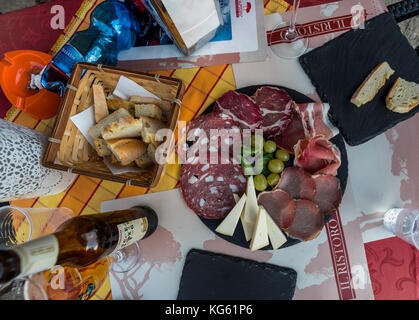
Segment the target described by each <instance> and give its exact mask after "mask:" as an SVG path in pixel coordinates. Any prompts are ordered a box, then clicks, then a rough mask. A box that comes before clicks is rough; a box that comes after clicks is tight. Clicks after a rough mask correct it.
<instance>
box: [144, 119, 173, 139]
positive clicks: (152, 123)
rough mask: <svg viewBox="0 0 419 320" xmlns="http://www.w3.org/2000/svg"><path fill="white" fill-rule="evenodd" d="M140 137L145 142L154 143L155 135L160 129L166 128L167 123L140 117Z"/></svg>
mask: <svg viewBox="0 0 419 320" xmlns="http://www.w3.org/2000/svg"><path fill="white" fill-rule="evenodd" d="M141 122H142V128H141V137H142V138H143V140H144V142H145V143H156V141H155V136H156V133H157V131H159V130H160V129H164V128H167V125H166V124H165V123H164V122H162V121H159V120H156V119H152V118H148V117H142V118H141Z"/></svg>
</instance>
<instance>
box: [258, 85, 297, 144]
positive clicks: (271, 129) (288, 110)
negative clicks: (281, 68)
mask: <svg viewBox="0 0 419 320" xmlns="http://www.w3.org/2000/svg"><path fill="white" fill-rule="evenodd" d="M252 99H253V100H254V101H255V102H256V104H257V105H258V106H259V107H260V110H261V111H262V116H263V123H262V127H263V135H264V136H265V137H266V138H270V137H273V136H276V135H279V134H281V133H282V132H284V131H285V129H286V128H287V127H288V125H289V124H290V122H291V120H292V117H293V105H292V98H291V97H290V96H289V95H288V93H287V92H286V91H285V90H282V89H278V88H274V87H270V86H265V87H261V88H259V89H258V90H257V91H256V92H255V93H254V95H253V96H252Z"/></svg>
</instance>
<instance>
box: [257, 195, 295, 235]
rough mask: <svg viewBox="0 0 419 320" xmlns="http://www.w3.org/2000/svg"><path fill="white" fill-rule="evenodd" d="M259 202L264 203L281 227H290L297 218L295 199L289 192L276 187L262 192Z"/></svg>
mask: <svg viewBox="0 0 419 320" xmlns="http://www.w3.org/2000/svg"><path fill="white" fill-rule="evenodd" d="M258 204H259V205H262V206H263V207H264V208H265V210H266V211H267V212H268V213H269V215H270V216H271V217H272V219H273V220H274V221H275V223H276V224H277V225H278V227H280V228H281V229H286V228H288V227H289V226H290V225H291V223H292V222H293V221H294V218H295V201H294V199H293V198H292V197H291V196H290V195H289V193H288V192H286V191H284V190H281V189H276V190H274V191H268V192H262V193H261V194H260V195H259V196H258Z"/></svg>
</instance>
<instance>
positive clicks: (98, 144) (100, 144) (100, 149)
mask: <svg viewBox="0 0 419 320" xmlns="http://www.w3.org/2000/svg"><path fill="white" fill-rule="evenodd" d="M94 143H95V148H96V152H97V154H98V155H99V157H102V158H103V157H106V156H110V155H111V150H109V148H108V145H107V144H106V141H105V140H103V139H100V138H97V139H95V140H94Z"/></svg>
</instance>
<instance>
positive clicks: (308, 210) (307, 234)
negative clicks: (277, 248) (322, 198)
mask: <svg viewBox="0 0 419 320" xmlns="http://www.w3.org/2000/svg"><path fill="white" fill-rule="evenodd" d="M323 224H324V220H323V215H322V214H321V213H320V209H319V207H318V205H317V204H315V203H314V202H312V201H310V200H304V199H300V200H295V218H294V220H293V222H292V224H291V226H290V227H289V228H288V229H286V231H287V233H288V234H289V235H290V236H292V237H293V238H297V239H300V240H302V241H308V240H312V239H314V238H316V237H317V236H318V235H319V234H320V232H321V230H322V229H323Z"/></svg>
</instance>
